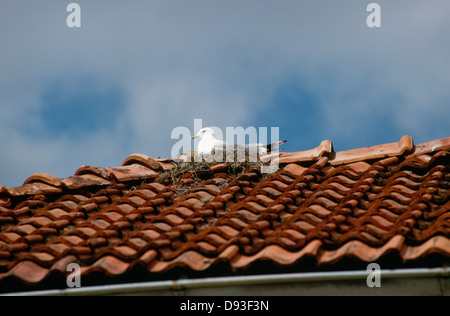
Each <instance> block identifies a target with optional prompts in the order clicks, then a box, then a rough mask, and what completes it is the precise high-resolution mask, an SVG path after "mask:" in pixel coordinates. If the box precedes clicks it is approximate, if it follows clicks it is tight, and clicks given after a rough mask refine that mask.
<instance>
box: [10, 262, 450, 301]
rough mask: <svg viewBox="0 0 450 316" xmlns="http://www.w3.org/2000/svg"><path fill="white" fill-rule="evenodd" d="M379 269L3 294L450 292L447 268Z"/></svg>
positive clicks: (384, 293)
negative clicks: (376, 283) (373, 280)
mask: <svg viewBox="0 0 450 316" xmlns="http://www.w3.org/2000/svg"><path fill="white" fill-rule="evenodd" d="M380 272H381V274H380V281H381V284H380V285H381V286H380V287H369V286H368V285H367V282H366V281H367V279H368V277H369V274H370V272H368V271H342V272H311V273H289V274H270V275H254V276H229V277H215V278H203V279H182V280H169V281H155V282H142V283H129V284H114V285H102V286H90V287H81V288H72V289H69V288H68V289H63V290H45V291H34V292H20V293H8V294H4V295H6V296H11V295H12V296H16V295H17V296H58V295H63V296H65V295H70V296H76V295H82V296H87V295H138V294H139V295H193V296H194V295H219V296H220V295H231V296H241V295H243V296H246V295H247V296H248V295H256V296H260V295H268V296H275V295H450V277H449V276H450V270H449V269H447V268H431V269H429V268H420V269H396V270H381V271H380Z"/></svg>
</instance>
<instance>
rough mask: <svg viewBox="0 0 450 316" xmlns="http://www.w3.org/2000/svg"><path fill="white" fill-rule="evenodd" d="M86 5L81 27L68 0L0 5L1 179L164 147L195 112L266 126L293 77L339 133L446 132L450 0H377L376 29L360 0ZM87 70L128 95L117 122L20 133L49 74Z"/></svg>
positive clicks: (8, 181)
mask: <svg viewBox="0 0 450 316" xmlns="http://www.w3.org/2000/svg"><path fill="white" fill-rule="evenodd" d="M78 3H79V4H80V5H81V10H82V11H81V16H82V27H81V29H69V28H67V26H66V25H65V19H66V17H67V14H68V12H66V11H65V9H66V8H65V6H66V4H65V3H61V2H60V1H39V2H29V1H3V2H1V3H0V29H2V32H0V42H1V43H2V45H1V46H0V56H2V58H1V59H0V69H1V73H0V109H1V112H2V115H0V123H1V124H0V135H1V136H3V146H2V149H1V151H0V183H1V184H3V185H19V184H21V182H22V181H23V180H24V179H25V178H26V177H28V176H29V175H30V174H31V173H34V172H39V171H44V172H48V173H52V174H55V175H56V176H60V177H63V176H68V175H70V174H73V172H74V171H75V170H76V169H77V168H78V167H79V166H80V165H82V164H85V163H86V164H95V165H102V166H105V165H108V164H115V163H120V162H121V161H122V160H123V159H125V158H126V156H127V155H128V154H131V153H132V152H142V153H146V154H149V155H152V156H168V155H169V154H170V145H168V144H170V141H172V142H173V143H175V141H173V140H170V132H171V130H172V129H173V128H174V127H176V126H180V125H183V126H187V127H189V128H193V120H194V118H202V119H203V122H204V124H205V125H206V124H207V125H215V126H218V127H221V128H225V127H226V126H235V125H244V126H245V125H246V124H257V123H255V122H254V118H255V116H257V115H258V113H259V112H261V111H262V110H267V109H268V108H270V107H273V108H274V109H275V110H278V111H285V113H286V115H289V116H292V115H299V113H298V110H297V109H294V108H284V107H283V104H272V103H271V102H272V100H273V96H274V94H275V93H276V92H277V91H278V89H279V86H280V83H281V82H285V80H286V78H289V77H290V76H292V75H294V76H292V77H293V78H294V77H295V75H298V76H299V77H301V78H305V79H306V82H307V84H306V87H304V89H305V90H307V91H310V92H311V93H312V94H314V95H316V96H317V99H318V106H320V107H321V111H320V113H323V116H322V117H320V118H315V119H321V120H322V121H323V124H322V125H321V126H323V127H324V128H325V130H324V131H323V132H322V133H321V134H322V135H323V134H327V135H331V136H332V137H333V138H332V140H335V139H337V140H339V141H341V140H344V139H347V140H352V139H353V140H354V141H355V144H356V143H357V139H358V138H360V137H363V135H359V134H360V133H358V131H360V130H361V129H363V128H364V126H365V124H367V122H370V121H371V120H372V119H374V120H375V119H377V120H380V122H382V121H383V115H385V116H387V117H389V119H390V120H391V121H392V122H393V124H395V127H396V129H397V130H398V131H401V132H405V133H407V132H408V133H415V135H413V136H414V137H415V136H417V137H419V138H424V139H423V140H424V141H425V140H427V139H426V138H427V137H428V138H429V137H437V136H436V135H442V137H444V136H448V135H445V133H446V132H447V133H448V131H449V129H448V127H445V126H443V125H445V122H444V121H443V117H446V116H449V115H450V113H449V107H448V102H449V101H450V93H449V92H448V86H449V83H450V73H449V72H448V69H450V58H449V57H448V56H450V44H449V43H448V41H445V40H444V39H445V38H446V37H447V31H448V29H450V20H448V18H447V16H446V12H449V9H450V3H447V2H442V1H431V2H427V3H424V2H423V1H417V0H416V1H406V0H405V1H396V2H395V3H394V2H392V1H378V3H380V5H381V8H382V15H381V17H382V27H381V28H380V29H369V28H368V27H367V26H366V25H365V21H366V17H367V14H368V13H367V12H366V10H365V9H366V5H367V4H366V3H362V2H361V1H359V0H354V1H345V2H337V1H333V0H330V1H312V0H311V1H287V0H284V1H274V0H266V1H263V0H258V1H256V0H245V1H237V0H233V1H231V0H230V1H211V0H195V1H181V0H179V1H143V0H142V1H138V0H135V1H127V2H123V1H94V2H93V1H86V0H79V1H78ZM86 74H88V75H90V76H92V77H93V78H95V80H96V82H99V83H104V84H105V86H106V87H110V86H117V87H120V88H121V89H123V91H124V92H125V94H126V97H125V99H124V110H123V113H121V115H120V117H119V118H118V119H117V121H116V122H111V124H112V126H113V128H112V131H113V132H111V129H110V132H109V133H107V132H105V131H98V132H95V133H94V134H92V135H89V137H84V138H81V139H78V140H68V139H65V138H60V137H54V138H50V139H40V140H36V139H33V138H31V137H29V136H27V135H26V133H24V132H23V130H24V126H23V125H26V126H27V127H30V126H31V127H33V128H35V129H39V126H40V124H43V122H42V121H39V119H38V117H35V116H33V114H34V113H36V111H38V110H39V108H40V107H41V106H42V104H41V102H40V98H41V96H42V93H43V91H45V89H46V87H47V86H48V84H49V82H52V81H54V80H65V78H70V77H71V76H75V77H76V76H80V75H86ZM392 102H394V103H395V104H392ZM374 105H375V106H374ZM279 126H280V132H281V134H283V126H282V122H280V125H279ZM433 126H438V129H439V132H436V131H433V129H432V127H433ZM299 129H301V127H299ZM309 132H310V134H309V135H312V134H313V133H314V131H309ZM375 133H376V131H374V134H375ZM443 134H444V135H443ZM286 136H290V137H297V135H286ZM398 136H401V135H398ZM392 137H394V138H395V137H397V135H393V136H392ZM398 138H399V137H398ZM374 139H375V140H376V137H375V136H374ZM353 140H352V141H353ZM349 142H350V141H349ZM288 144H289V143H288ZM359 145H362V146H364V144H359ZM367 145H370V144H367ZM292 150H296V148H292ZM68 153H70V155H69V156H70V157H69V158H68ZM35 157H39V158H38V159H37V158H35ZM32 158H33V159H32Z"/></svg>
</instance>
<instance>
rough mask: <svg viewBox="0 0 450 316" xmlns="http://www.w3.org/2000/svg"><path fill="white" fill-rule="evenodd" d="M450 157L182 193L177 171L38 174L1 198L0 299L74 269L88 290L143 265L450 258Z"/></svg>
mask: <svg viewBox="0 0 450 316" xmlns="http://www.w3.org/2000/svg"><path fill="white" fill-rule="evenodd" d="M449 149H450V137H449V138H445V139H441V140H436V141H432V142H428V143H425V144H420V145H416V146H414V145H413V142H412V139H411V137H409V136H404V137H402V139H401V140H400V141H399V142H398V143H392V144H385V145H378V146H374V147H370V148H362V149H354V150H349V151H344V152H337V153H334V152H333V149H332V144H331V142H329V141H324V142H322V144H321V145H320V146H319V147H317V148H316V149H313V150H310V151H305V152H297V153H281V154H280V157H279V160H278V163H280V166H279V167H280V168H279V169H278V171H276V172H275V173H273V174H270V175H262V174H261V173H260V171H259V169H258V168H255V167H253V168H249V169H247V170H244V171H243V172H241V173H240V174H237V175H236V174H233V173H232V172H230V168H229V164H223V163H221V164H215V165H214V164H213V165H212V166H211V167H209V171H208V173H205V174H204V175H202V178H197V177H198V174H194V173H185V174H184V176H183V177H182V179H181V180H180V181H178V182H175V183H173V184H170V183H169V184H167V183H166V184H163V183H158V181H159V178H158V176H159V175H160V174H161V173H163V172H165V171H166V172H167V171H168V170H169V172H170V169H171V168H174V167H175V165H176V163H174V162H173V161H171V160H170V159H165V160H163V159H157V160H154V159H152V158H150V157H148V156H145V155H141V154H133V155H131V156H130V157H128V158H127V159H126V160H125V161H124V162H123V164H122V166H120V167H116V168H95V167H89V166H82V167H81V168H80V169H78V170H77V171H76V173H75V175H74V176H73V177H69V178H66V179H57V178H55V177H53V176H50V175H46V174H34V175H32V176H31V177H29V178H28V179H27V180H26V181H25V183H24V185H23V186H21V187H18V188H5V187H0V289H1V287H2V282H6V281H8V280H12V279H14V280H17V281H18V282H19V283H20V282H22V283H24V284H27V285H30V284H40V283H42V282H44V281H45V280H46V279H47V278H48V277H49V275H50V274H51V273H52V272H53V271H59V273H62V274H66V267H67V264H68V263H72V262H75V263H79V264H80V265H81V267H82V269H81V271H82V275H83V276H84V277H88V276H91V275H92V276H95V273H100V274H104V275H106V276H107V277H110V278H114V277H116V276H122V275H124V274H126V273H127V272H130V271H132V270H135V268H136V267H138V266H140V267H144V269H145V270H147V271H148V272H147V273H149V275H154V274H158V275H164V273H170V272H171V271H174V270H177V269H178V270H180V269H181V270H182V271H185V272H184V273H188V272H189V271H205V270H207V269H208V270H210V271H214V269H215V266H216V265H217V264H218V263H222V265H223V264H225V265H226V266H228V267H229V268H230V269H231V270H233V271H241V270H242V269H247V270H246V271H251V268H252V266H253V265H255V264H256V263H258V264H263V263H275V264H277V265H279V266H280V267H292V266H297V265H298V264H300V262H306V261H308V262H314V264H313V265H315V266H316V269H321V267H327V269H329V268H330V267H333V266H338V264H339V263H340V262H342V261H344V260H345V259H346V260H349V259H351V260H356V261H358V262H373V261H377V260H381V259H383V258H388V257H391V258H397V259H398V260H399V261H401V262H405V263H408V262H416V261H417V262H419V261H420V260H425V259H427V258H431V257H435V256H442V257H443V258H448V257H450V224H449V218H450V200H449V199H450V195H449V192H450V190H449V188H450V187H449V181H450V175H449V170H448V168H449V157H450V155H449ZM440 262H444V261H442V260H441V261H440ZM176 268H177V269H176ZM137 269H138V268H137ZM138 270H139V269H138ZM94 272H95V273H94ZM1 290H2V291H7V289H1Z"/></svg>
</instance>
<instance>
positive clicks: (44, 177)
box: [0, 135, 450, 196]
mask: <svg viewBox="0 0 450 316" xmlns="http://www.w3.org/2000/svg"><path fill="white" fill-rule="evenodd" d="M449 148H450V137H446V138H441V139H437V140H433V141H429V142H425V143H422V144H419V145H414V142H413V138H412V137H411V136H409V135H404V136H402V137H401V138H400V140H399V141H398V142H393V143H386V144H380V145H375V146H371V147H361V148H355V149H350V150H344V151H338V152H335V151H334V149H333V143H332V141H330V140H323V141H322V142H321V143H320V145H319V146H318V147H316V148H313V149H309V150H305V151H297V152H282V153H279V157H277V158H275V159H274V160H273V163H280V164H283V165H288V164H296V163H306V162H317V161H319V160H320V158H321V157H324V156H326V157H328V162H327V163H328V164H330V165H332V166H336V165H343V164H350V163H354V162H363V161H368V160H374V159H383V158H390V157H396V156H402V155H405V154H406V156H405V157H409V156H420V155H423V154H427V153H432V152H435V151H438V150H444V149H449ZM175 165H176V160H174V159H169V158H167V159H161V158H158V159H153V158H151V157H150V156H148V155H145V154H140V153H134V154H131V155H130V156H128V157H127V158H126V159H125V160H124V161H123V162H122V164H121V166H119V167H109V168H105V167H92V166H88V165H82V166H81V167H80V168H78V169H77V171H76V172H75V173H74V176H71V177H67V178H61V179H60V178H57V177H55V176H53V175H50V174H46V173H34V174H32V175H31V176H30V177H28V178H27V179H26V180H25V182H24V184H23V185H22V186H20V187H17V188H8V187H5V186H2V185H0V193H5V192H6V193H7V194H9V195H12V196H19V195H23V194H25V195H26V194H27V193H28V194H36V193H37V192H38V191H42V192H43V193H50V191H51V192H53V193H57V192H56V191H58V190H59V189H62V187H63V186H64V187H67V188H69V189H70V188H81V187H86V186H98V185H100V186H102V185H106V184H111V181H113V182H114V181H118V182H124V181H133V180H143V179H148V178H156V177H157V176H158V175H159V174H160V173H161V172H163V171H167V170H170V169H172V168H173V167H174V166H175Z"/></svg>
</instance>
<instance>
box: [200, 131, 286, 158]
mask: <svg viewBox="0 0 450 316" xmlns="http://www.w3.org/2000/svg"><path fill="white" fill-rule="evenodd" d="M195 138H200V142H199V143H198V148H197V151H198V153H199V154H206V155H211V154H213V149H214V151H216V150H222V151H227V150H231V151H241V152H246V153H251V154H258V155H266V154H267V153H270V152H271V151H272V150H273V149H275V148H276V147H278V146H280V145H281V144H284V143H285V142H286V141H285V140H283V141H279V142H275V143H273V144H268V145H263V144H247V145H241V144H234V143H227V142H224V141H222V140H219V139H216V133H215V132H214V130H213V129H212V128H210V127H205V128H202V129H201V130H200V131H199V132H198V133H197V135H195V136H194V137H192V139H195Z"/></svg>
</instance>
